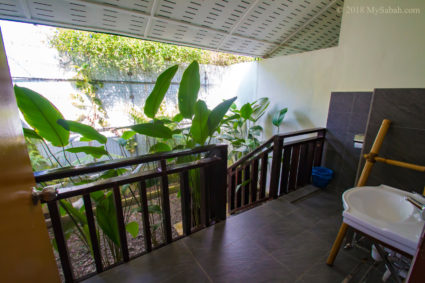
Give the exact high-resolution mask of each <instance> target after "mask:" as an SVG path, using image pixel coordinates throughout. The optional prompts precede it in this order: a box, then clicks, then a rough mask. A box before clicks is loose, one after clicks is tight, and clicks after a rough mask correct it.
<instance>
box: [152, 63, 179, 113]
mask: <svg viewBox="0 0 425 283" xmlns="http://www.w3.org/2000/svg"><path fill="white" fill-rule="evenodd" d="M178 68H179V66H178V65H174V66H172V67H170V68H168V69H167V70H165V71H164V72H162V74H161V75H159V77H158V79H157V80H156V83H155V86H154V88H153V90H152V92H151V93H150V94H149V96H148V98H147V99H146V102H145V108H144V111H145V114H146V116H148V117H149V118H152V119H153V118H155V115H156V113H157V112H158V109H159V106H160V105H161V103H162V100H164V96H165V94H166V93H167V91H168V88H169V87H170V84H171V80H172V79H173V77H174V75H175V74H176V72H177V70H178Z"/></svg>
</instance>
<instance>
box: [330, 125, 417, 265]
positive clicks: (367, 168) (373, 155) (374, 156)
mask: <svg viewBox="0 0 425 283" xmlns="http://www.w3.org/2000/svg"><path fill="white" fill-rule="evenodd" d="M390 124H391V121H390V120H387V119H384V120H383V121H382V124H381V127H380V129H379V132H378V134H377V135H376V138H375V141H374V142H373V146H372V149H371V150H370V153H368V154H365V155H364V158H365V159H366V163H365V165H364V167H363V171H362V174H361V175H360V178H359V181H358V182H357V187H362V186H364V185H366V181H367V179H368V178H369V175H370V172H371V170H372V167H373V165H374V164H375V162H376V161H378V162H383V163H386V164H390V165H395V166H399V167H404V168H408V169H412V170H416V171H420V172H425V166H419V165H415V164H410V163H406V162H401V161H397V160H391V159H385V158H382V157H378V153H379V150H380V149H381V146H382V143H383V141H384V138H385V135H386V134H387V132H388V128H389V127H390ZM424 192H425V191H424ZM347 228H348V225H347V224H346V223H344V222H343V223H342V224H341V227H340V228H339V232H338V235H337V236H336V239H335V242H334V244H333V246H332V249H331V251H330V253H329V256H328V259H327V260H326V264H327V265H330V266H332V265H333V263H334V261H335V258H336V256H337V254H338V251H339V249H340V247H341V243H342V241H343V239H344V237H345V234H346V233H347Z"/></svg>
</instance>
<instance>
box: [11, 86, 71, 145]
mask: <svg viewBox="0 0 425 283" xmlns="http://www.w3.org/2000/svg"><path fill="white" fill-rule="evenodd" d="M14 89H15V96H16V102H17V103H18V107H19V110H21V112H22V115H23V116H24V118H25V121H26V122H27V123H28V124H29V125H30V126H31V127H32V128H33V129H34V130H35V131H36V133H37V134H39V135H40V136H41V137H43V138H44V139H46V140H47V141H49V142H51V143H52V145H54V146H66V145H67V144H68V143H69V131H67V130H66V129H64V128H63V127H61V126H59V125H58V124H57V123H56V121H57V120H59V119H63V116H62V114H61V113H60V112H59V110H58V109H56V107H55V106H54V105H53V104H51V103H50V101H49V100H47V99H46V98H45V97H43V96H42V95H40V94H38V93H37V92H35V91H32V90H30V89H28V88H24V87H18V86H15V87H14Z"/></svg>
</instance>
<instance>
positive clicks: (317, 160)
mask: <svg viewBox="0 0 425 283" xmlns="http://www.w3.org/2000/svg"><path fill="white" fill-rule="evenodd" d="M325 136H326V131H325V130H322V131H320V132H318V134H317V137H318V138H321V139H320V140H318V141H317V142H316V146H315V149H314V166H320V165H322V153H323V143H324V140H325Z"/></svg>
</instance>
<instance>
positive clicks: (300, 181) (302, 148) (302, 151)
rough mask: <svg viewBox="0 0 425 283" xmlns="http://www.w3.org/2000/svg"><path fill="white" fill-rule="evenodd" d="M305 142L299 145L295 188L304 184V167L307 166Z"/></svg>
mask: <svg viewBox="0 0 425 283" xmlns="http://www.w3.org/2000/svg"><path fill="white" fill-rule="evenodd" d="M306 157H307V144H305V143H303V144H301V145H300V157H299V162H298V176H297V185H296V189H298V188H299V187H302V186H304V185H305V184H306V182H305V178H306V168H307V159H306Z"/></svg>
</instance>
